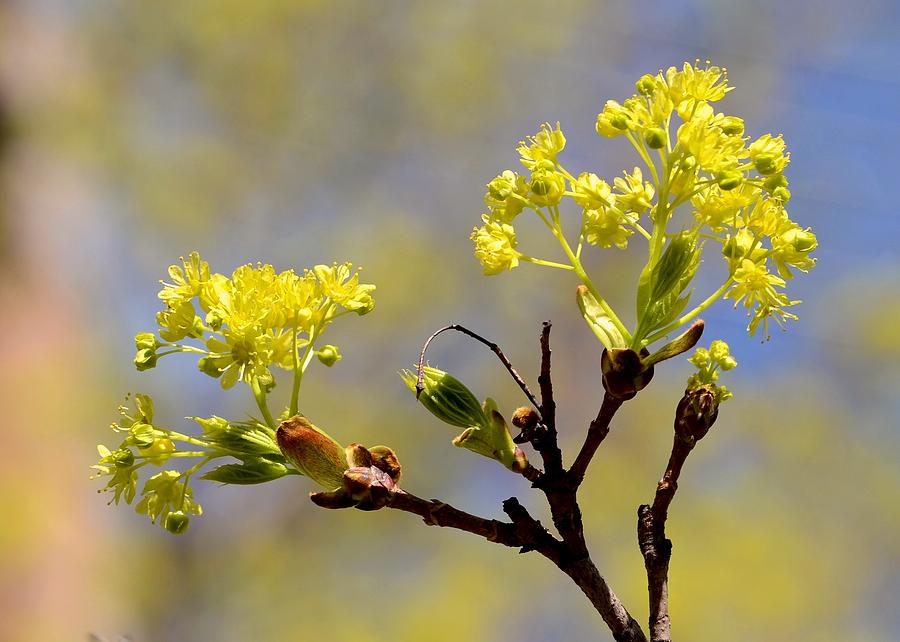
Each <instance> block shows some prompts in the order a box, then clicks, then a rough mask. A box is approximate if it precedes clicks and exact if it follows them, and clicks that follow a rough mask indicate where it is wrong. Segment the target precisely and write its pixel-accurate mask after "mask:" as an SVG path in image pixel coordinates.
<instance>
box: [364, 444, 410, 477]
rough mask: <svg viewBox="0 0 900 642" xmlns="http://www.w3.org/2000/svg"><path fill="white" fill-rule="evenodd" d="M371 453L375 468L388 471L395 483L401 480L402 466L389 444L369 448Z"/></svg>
mask: <svg viewBox="0 0 900 642" xmlns="http://www.w3.org/2000/svg"><path fill="white" fill-rule="evenodd" d="M369 454H370V455H371V456H372V465H373V466H375V468H378V469H379V470H383V471H384V472H386V473H387V474H388V476H389V477H390V478H391V479H392V480H394V483H395V484H396V483H399V482H400V477H401V474H402V467H401V466H400V460H399V459H397V455H396V454H394V451H393V450H391V449H390V448H388V447H387V446H372V447H371V448H369Z"/></svg>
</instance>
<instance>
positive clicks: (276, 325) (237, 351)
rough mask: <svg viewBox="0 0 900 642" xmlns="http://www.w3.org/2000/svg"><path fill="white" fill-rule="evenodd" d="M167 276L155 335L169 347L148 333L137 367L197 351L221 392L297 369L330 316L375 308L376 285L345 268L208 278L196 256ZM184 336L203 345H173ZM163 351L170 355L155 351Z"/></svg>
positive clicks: (251, 270)
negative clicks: (218, 379) (303, 350)
mask: <svg viewBox="0 0 900 642" xmlns="http://www.w3.org/2000/svg"><path fill="white" fill-rule="evenodd" d="M169 278H170V282H168V283H167V282H163V289H162V290H161V291H160V293H159V298H160V299H162V300H163V301H164V302H165V304H166V308H165V309H164V310H161V311H160V312H159V313H157V315H156V320H157V323H158V325H159V336H160V338H161V339H162V340H163V341H164V342H169V343H162V342H156V345H153V341H152V338H153V335H149V334H148V333H142V334H141V335H138V337H136V339H135V341H136V343H138V349H139V352H138V357H136V363H137V362H138V361H140V362H141V363H146V362H147V360H148V358H149V357H150V356H151V354H152V356H154V357H158V356H163V355H165V354H171V353H172V352H197V353H200V354H203V355H204V356H203V357H202V358H201V359H200V361H199V367H200V370H201V371H203V372H204V373H206V374H208V375H210V376H213V377H221V383H222V387H223V388H230V387H231V386H233V385H234V384H235V383H237V382H238V381H244V382H246V383H248V384H249V383H251V382H252V381H254V380H256V381H258V382H259V385H261V386H263V387H271V385H272V383H273V381H274V379H273V377H272V373H271V371H270V368H271V367H273V366H276V367H279V368H283V369H287V370H292V369H295V368H296V367H297V366H298V360H299V359H300V355H299V352H298V350H299V349H300V348H304V347H307V346H309V345H311V343H312V342H313V341H314V340H315V339H316V338H317V337H319V336H321V334H322V332H323V331H324V330H325V327H326V326H327V325H328V324H329V323H330V322H331V321H332V320H333V319H334V318H335V317H337V316H339V315H341V314H342V313H345V312H356V313H357V314H360V315H362V314H366V313H367V312H369V311H370V310H371V309H372V307H373V306H374V300H373V299H372V291H373V290H374V289H375V286H373V285H369V284H361V283H360V282H359V274H358V273H354V272H353V271H352V266H351V265H350V264H349V263H345V264H334V265H317V266H315V267H314V268H313V269H311V270H304V272H303V274H297V273H295V272H294V271H293V270H286V271H284V272H280V273H277V272H276V271H275V268H273V267H272V266H271V265H263V264H258V265H257V266H255V267H254V266H252V265H242V266H240V267H239V268H237V269H236V270H235V271H234V272H233V273H232V275H231V277H227V276H225V275H223V274H218V273H211V272H210V269H209V265H208V264H207V263H206V261H203V260H202V259H201V258H200V255H199V254H198V253H197V252H193V253H191V255H190V256H189V257H188V258H187V259H183V260H182V265H181V266H178V265H173V266H171V267H170V268H169ZM198 306H199V310H200V311H202V312H203V313H204V317H203V318H201V317H200V316H199V314H198V309H197V308H198ZM141 339H143V344H141V343H140V340H141ZM183 339H196V340H198V341H199V342H201V343H202V346H203V347H195V346H187V345H182V344H178V343H174V342H178V341H181V340H183ZM142 346H143V347H142ZM160 347H164V348H170V349H171V351H169V352H156V350H158V348H160ZM153 363H154V364H155V360H154V361H153Z"/></svg>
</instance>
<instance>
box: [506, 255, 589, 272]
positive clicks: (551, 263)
mask: <svg viewBox="0 0 900 642" xmlns="http://www.w3.org/2000/svg"><path fill="white" fill-rule="evenodd" d="M519 258H520V259H521V260H523V261H526V262H528V263H534V264H535V265H545V266H547V267H552V268H559V269H560V270H569V271H572V270H574V269H575V268H573V267H572V266H571V265H566V264H565V263H556V262H555V261H545V260H544V259H536V258H534V257H533V256H528V255H527V254H522V253H521V252H519Z"/></svg>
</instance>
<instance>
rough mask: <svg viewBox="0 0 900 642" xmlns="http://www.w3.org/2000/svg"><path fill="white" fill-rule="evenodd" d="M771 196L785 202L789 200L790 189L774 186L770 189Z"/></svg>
mask: <svg viewBox="0 0 900 642" xmlns="http://www.w3.org/2000/svg"><path fill="white" fill-rule="evenodd" d="M772 196H774V197H775V198H777V199H778V200H779V201H781V202H782V203H787V202H788V201H789V200H791V190H789V189H788V188H787V187H776V188H775V189H774V190H772Z"/></svg>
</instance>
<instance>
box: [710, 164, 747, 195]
mask: <svg viewBox="0 0 900 642" xmlns="http://www.w3.org/2000/svg"><path fill="white" fill-rule="evenodd" d="M716 182H718V184H719V187H720V188H722V189H723V190H724V191H726V192H728V191H731V190H733V189H734V188H735V187H738V186H739V185H740V184H741V183H743V182H744V175H743V174H742V173H741V172H739V171H738V170H736V169H730V170H726V171H724V172H719V174H718V175H717V176H716Z"/></svg>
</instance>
